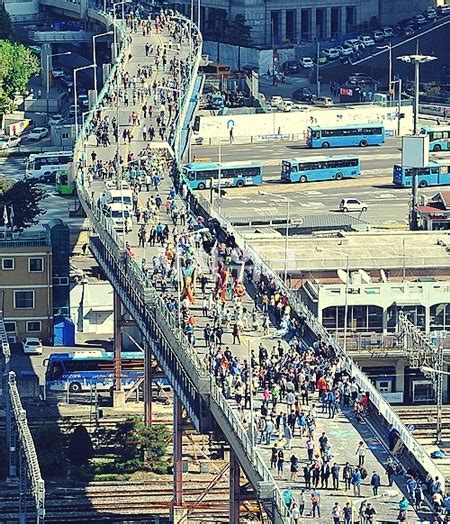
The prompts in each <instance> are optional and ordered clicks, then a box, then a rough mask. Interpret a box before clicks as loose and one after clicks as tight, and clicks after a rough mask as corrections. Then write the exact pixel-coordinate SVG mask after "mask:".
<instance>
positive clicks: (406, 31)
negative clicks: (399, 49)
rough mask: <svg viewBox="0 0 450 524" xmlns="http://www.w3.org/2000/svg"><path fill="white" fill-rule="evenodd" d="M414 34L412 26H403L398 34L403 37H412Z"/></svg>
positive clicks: (414, 30)
mask: <svg viewBox="0 0 450 524" xmlns="http://www.w3.org/2000/svg"><path fill="white" fill-rule="evenodd" d="M415 32H416V29H415V27H414V26H412V25H405V27H402V28H401V29H400V34H401V35H403V36H412V35H413V34H414V33H415Z"/></svg>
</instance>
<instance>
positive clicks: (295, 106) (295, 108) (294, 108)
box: [291, 104, 311, 111]
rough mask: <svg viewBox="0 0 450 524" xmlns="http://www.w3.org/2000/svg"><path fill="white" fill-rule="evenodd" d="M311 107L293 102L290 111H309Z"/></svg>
mask: <svg viewBox="0 0 450 524" xmlns="http://www.w3.org/2000/svg"><path fill="white" fill-rule="evenodd" d="M310 109H311V108H310V107H308V106H301V105H300V104H293V105H292V109H291V111H309V110H310Z"/></svg>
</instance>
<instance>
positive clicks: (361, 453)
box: [356, 440, 367, 467]
mask: <svg viewBox="0 0 450 524" xmlns="http://www.w3.org/2000/svg"><path fill="white" fill-rule="evenodd" d="M366 451H367V446H366V445H365V444H364V442H363V441H362V440H361V441H360V442H359V445H358V449H357V450H356V455H357V457H358V466H359V467H362V466H364V460H365V458H366Z"/></svg>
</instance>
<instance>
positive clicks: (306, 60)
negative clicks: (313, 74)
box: [299, 56, 314, 69]
mask: <svg viewBox="0 0 450 524" xmlns="http://www.w3.org/2000/svg"><path fill="white" fill-rule="evenodd" d="M299 64H300V66H301V67H303V69H310V68H311V67H313V66H314V62H313V60H312V58H310V57H309V56H304V57H303V58H300V60H299Z"/></svg>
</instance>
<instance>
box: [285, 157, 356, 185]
mask: <svg viewBox="0 0 450 524" xmlns="http://www.w3.org/2000/svg"><path fill="white" fill-rule="evenodd" d="M360 174H361V167H360V165H359V158H358V157H357V156H352V155H334V156H310V157H303V158H288V159H285V160H282V162H281V180H282V181H283V182H303V183H304V182H319V181H321V180H342V179H343V178H356V177H357V176H359V175H360Z"/></svg>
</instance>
